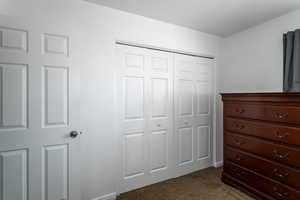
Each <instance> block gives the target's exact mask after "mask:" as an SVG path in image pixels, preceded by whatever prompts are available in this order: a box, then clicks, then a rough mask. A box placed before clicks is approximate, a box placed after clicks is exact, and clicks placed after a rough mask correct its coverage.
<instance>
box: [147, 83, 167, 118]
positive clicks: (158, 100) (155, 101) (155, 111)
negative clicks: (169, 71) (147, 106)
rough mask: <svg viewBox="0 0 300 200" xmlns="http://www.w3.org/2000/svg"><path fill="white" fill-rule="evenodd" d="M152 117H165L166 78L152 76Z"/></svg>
mask: <svg viewBox="0 0 300 200" xmlns="http://www.w3.org/2000/svg"><path fill="white" fill-rule="evenodd" d="M151 87H152V95H151V96H152V117H166V115H167V112H168V101H169V86H168V79H165V78H152V80H151Z"/></svg>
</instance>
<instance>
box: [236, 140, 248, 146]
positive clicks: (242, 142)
mask: <svg viewBox="0 0 300 200" xmlns="http://www.w3.org/2000/svg"><path fill="white" fill-rule="evenodd" d="M234 142H235V143H236V144H237V145H239V146H240V145H243V144H246V142H245V141H240V140H237V139H236V140H234Z"/></svg>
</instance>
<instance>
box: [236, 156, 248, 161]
mask: <svg viewBox="0 0 300 200" xmlns="http://www.w3.org/2000/svg"><path fill="white" fill-rule="evenodd" d="M235 160H236V161H242V160H246V159H245V158H243V157H242V156H239V155H236V156H235Z"/></svg>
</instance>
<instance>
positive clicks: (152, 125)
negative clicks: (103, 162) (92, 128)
mask: <svg viewBox="0 0 300 200" xmlns="http://www.w3.org/2000/svg"><path fill="white" fill-rule="evenodd" d="M117 48H118V56H119V61H120V62H119V67H118V71H119V72H120V74H119V83H118V88H119V90H118V106H119V107H118V116H119V119H118V121H119V123H118V128H119V133H120V134H119V145H120V146H121V156H120V161H121V162H120V163H122V169H121V172H120V173H121V174H120V177H121V180H120V188H119V192H126V191H129V190H133V189H136V188H139V187H143V186H145V185H149V184H153V183H156V182H159V181H162V180H166V179H169V178H172V177H176V176H178V175H180V174H183V173H188V172H191V171H193V170H196V169H201V168H204V167H207V166H208V163H209V162H210V149H209V148H210V146H211V145H210V144H209V143H210V130H211V129H210V120H209V118H210V110H209V102H210V99H209V94H208V92H209V91H208V90H209V87H208V86H209V85H210V84H209V78H208V76H209V72H208V71H207V70H209V68H208V67H209V65H208V64H207V63H205V64H201V62H202V61H204V60H208V59H200V58H197V57H192V56H182V58H185V59H187V60H188V61H189V62H193V64H192V66H190V65H185V64H184V65H182V67H180V65H181V64H180V63H179V61H180V59H181V56H179V57H178V56H177V55H175V54H173V53H169V52H163V51H158V50H150V49H145V48H139V47H130V46H126V45H118V46H117ZM174 60H175V62H177V63H176V64H175V63H174ZM207 62H209V61H207ZM197 67H199V69H197ZM174 69H176V70H177V71H176V76H175V71H174ZM180 70H182V71H180ZM184 71H185V72H184ZM184 73H191V74H189V75H190V76H193V78H192V77H185V76H184ZM193 73H194V74H193ZM195 73H199V76H197V75H196V74H195ZM180 76H181V77H180ZM174 77H178V78H182V79H184V78H185V79H187V82H183V81H179V80H178V81H177V78H176V79H174ZM204 78H205V80H204ZM174 80H176V81H175V84H176V87H178V88H174V87H173V85H174ZM179 89H180V91H179ZM174 91H175V93H176V94H177V95H178V97H177V96H174ZM178 98H179V101H178ZM174 101H175V103H176V104H175V105H174ZM178 102H181V104H180V105H179V104H178ZM197 103H198V104H197ZM177 104H178V105H177ZM196 104H197V105H196ZM180 106H181V107H180ZM177 107H178V108H181V109H177ZM174 108H175V109H174ZM191 109H192V111H191ZM175 111H176V112H177V114H175ZM174 119H176V120H175V124H174ZM186 122H188V124H185V123H186ZM182 123H183V124H182ZM191 129H192V130H191ZM210 164H211V163H210ZM191 165H192V166H193V167H192V168H190V167H188V166H191ZM176 166H178V167H176Z"/></svg>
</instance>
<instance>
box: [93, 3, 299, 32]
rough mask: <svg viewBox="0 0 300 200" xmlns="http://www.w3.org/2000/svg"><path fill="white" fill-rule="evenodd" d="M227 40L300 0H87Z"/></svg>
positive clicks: (280, 12)
mask: <svg viewBox="0 0 300 200" xmlns="http://www.w3.org/2000/svg"><path fill="white" fill-rule="evenodd" d="M90 1H92V2H94V3H97V4H100V5H104V6H107V7H111V8H115V9H119V10H123V11H127V12H130V13H134V14H137V15H142V16H145V17H149V18H153V19H157V20H161V21H165V22H169V23H173V24H177V25H181V26H185V27H189V28H192V29H196V30H199V31H202V32H206V33H210V34H214V35H218V36H222V37H227V36H230V35H232V34H233V33H236V32H240V31H242V30H244V29H247V28H249V27H251V26H254V25H257V24H260V23H263V22H265V21H267V20H270V19H272V18H275V17H278V16H280V15H283V14H285V13H288V12H290V11H293V10H296V9H299V8H300V0H90Z"/></svg>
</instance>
